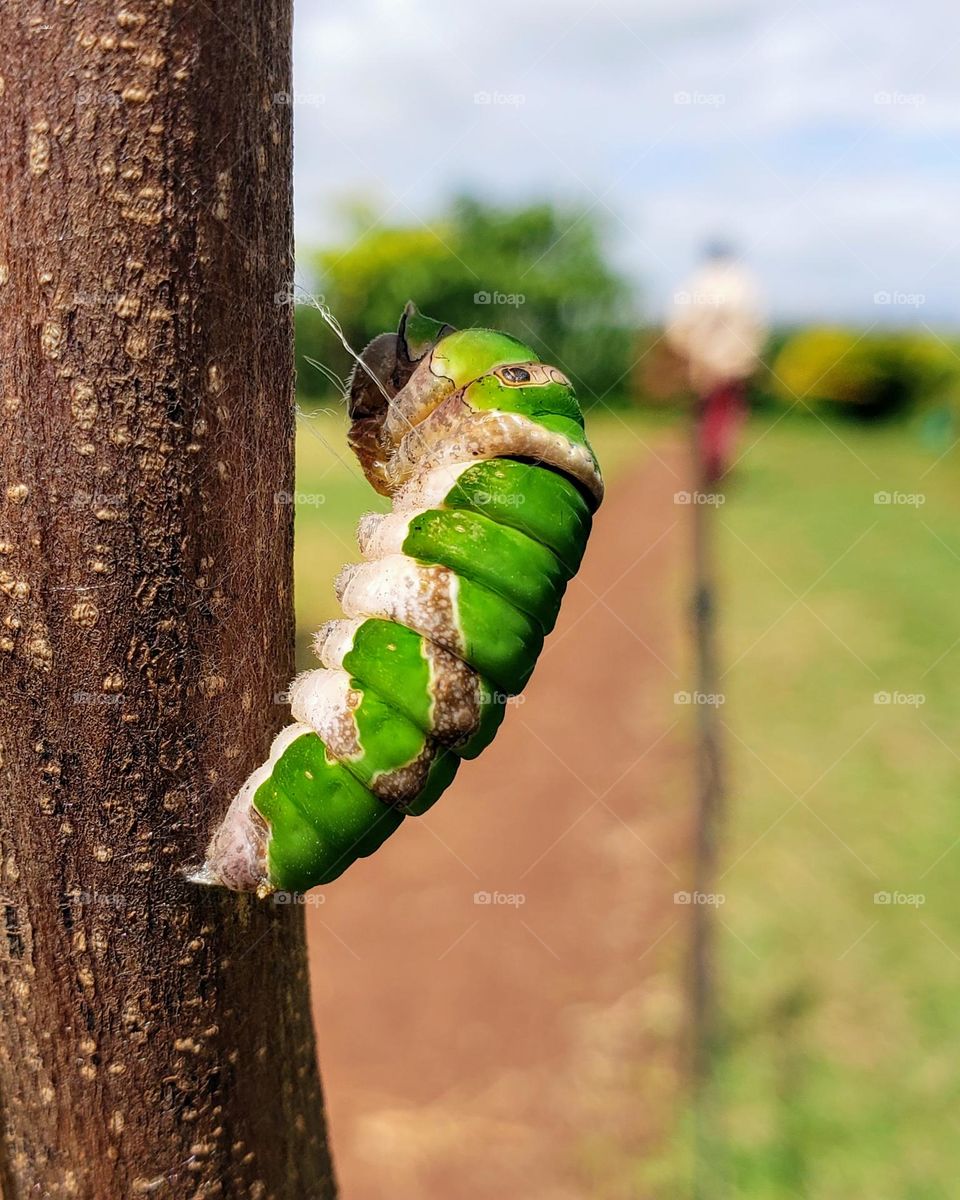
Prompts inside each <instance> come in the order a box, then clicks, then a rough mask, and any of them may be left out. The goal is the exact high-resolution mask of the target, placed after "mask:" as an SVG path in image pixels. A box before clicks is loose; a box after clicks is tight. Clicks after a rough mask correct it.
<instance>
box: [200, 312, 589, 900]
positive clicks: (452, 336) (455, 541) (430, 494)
mask: <svg viewBox="0 0 960 1200" xmlns="http://www.w3.org/2000/svg"><path fill="white" fill-rule="evenodd" d="M362 359H363V363H364V366H363V368H362V369H361V370H359V371H357V372H355V373H354V376H353V379H352V380H351V387H350V396H349V411H350V415H351V418H352V425H351V428H350V432H349V434H348V438H349V441H350V445H351V446H352V448H353V450H354V452H355V453H356V455H357V458H358V459H359V461H360V465H361V466H362V468H363V470H364V474H365V475H366V477H367V479H368V480H369V482H370V483H371V485H372V486H373V487H374V488H375V489H376V490H377V491H379V492H381V493H382V494H384V495H388V496H389V497H390V498H391V501H392V504H393V512H392V514H389V515H387V516H379V515H378V516H372V515H371V516H370V517H366V518H364V519H363V520H362V521H361V522H360V527H359V529H358V539H359V543H360V548H361V554H362V556H363V560H364V561H363V562H360V563H351V564H348V565H347V566H345V567H344V568H343V569H342V570H341V571H340V573H339V575H338V576H337V578H336V581H335V585H334V586H335V590H336V593H337V597H338V599H339V600H340V602H341V604H342V606H343V609H344V612H345V614H346V615H345V617H344V618H343V619H341V620H337V621H331V622H328V623H327V624H326V625H325V626H323V628H322V629H321V630H320V632H319V633H318V634H317V636H316V639H315V642H314V648H315V650H316V653H317V655H318V657H319V659H320V661H321V663H322V666H321V667H320V668H319V669H318V670H314V671H308V672H306V673H304V674H302V675H300V676H298V678H297V679H296V680H295V682H294V684H293V685H292V687H291V689H290V701H291V709H292V713H293V716H294V724H292V725H289V726H288V727H287V728H286V729H284V730H282V731H281V733H280V734H278V735H277V737H276V738H275V740H274V743H273V745H272V747H271V750H270V755H269V757H268V759H267V761H266V762H265V763H264V764H263V765H262V766H261V767H258V768H257V770H255V771H254V772H253V773H252V774H251V775H250V777H249V778H248V779H247V780H246V782H245V783H244V784H243V787H242V788H241V789H240V791H239V792H238V793H237V795H236V796H235V797H234V799H233V801H232V802H231V804H230V807H229V809H228V811H227V813H226V816H225V817H224V819H223V821H222V822H221V824H220V825H219V827H218V828H217V829H216V831H215V832H214V834H213V837H212V838H211V841H210V844H209V846H208V848H207V856H206V862H205V864H204V867H203V868H202V870H201V871H199V872H197V873H196V874H195V875H193V876H191V878H192V879H193V880H194V882H198V883H205V884H212V885H220V886H223V887H229V888H232V889H234V890H236V891H250V892H255V893H256V894H257V895H259V896H261V897H263V896H268V895H270V894H271V893H273V892H275V891H281V892H303V891H306V890H307V889H308V888H311V887H315V886H316V885H318V884H325V883H329V882H330V881H331V880H333V879H336V878H337V876H338V875H340V874H342V872H343V871H344V870H346V868H347V867H349V866H350V864H351V863H353V862H355V861H356V860H357V859H358V858H363V857H366V856H367V855H369V854H372V853H373V852H374V851H375V850H377V849H378V848H379V847H380V845H382V843H383V842H384V841H385V840H386V839H387V838H388V837H390V835H391V834H393V833H394V832H395V831H396V830H397V829H398V828H399V827H400V825H401V824H402V823H403V821H404V820H405V819H406V818H407V817H408V816H411V817H415V816H420V815H422V814H423V813H425V812H426V811H427V810H428V809H429V808H430V807H431V806H432V805H433V804H434V803H435V802H436V801H437V800H438V799H439V797H440V795H441V794H442V793H443V792H444V791H445V790H446V788H447V787H448V786H449V785H450V783H451V782H452V780H453V777H454V775H455V774H456V772H457V769H458V767H459V765H460V763H461V761H463V760H465V759H471V758H475V757H476V756H477V754H479V753H480V752H481V751H482V750H483V749H484V748H485V747H486V746H487V745H489V743H490V741H491V740H492V739H493V737H494V735H495V734H496V731H497V729H498V728H499V726H500V723H501V722H502V720H503V717H504V713H505V711H506V706H507V704H508V703H509V702H510V700H511V698H512V697H515V696H516V695H517V693H519V692H520V691H521V690H522V688H523V687H524V685H525V684H526V682H527V680H528V679H529V677H530V675H531V673H532V671H533V667H534V664H535V662H536V659H537V655H538V654H539V651H540V648H541V646H542V645H543V639H544V637H545V636H546V635H547V634H549V632H550V631H551V629H552V628H553V625H554V622H555V621H556V617H557V612H558V610H559V606H560V601H561V599H562V597H563V593H564V590H565V589H566V586H567V584H568V582H569V581H570V579H571V578H572V577H573V576H574V575H575V574H576V572H577V570H578V568H579V565H580V560H581V558H582V557H583V552H584V549H585V548H586V543H587V538H588V536H589V533H590V526H591V522H592V518H593V513H594V511H595V510H596V508H597V507H598V505H599V504H600V502H601V500H602V497H603V482H602V479H601V477H600V472H599V469H598V467H597V463H596V459H595V457H594V454H593V451H592V450H591V448H590V444H589V442H588V441H587V439H586V436H585V434H584V432H583V418H582V415H581V413H580V409H579V406H578V405H577V404H576V400H575V398H574V397H573V390H572V387H571V384H570V381H569V380H568V379H567V377H566V376H565V375H564V374H563V373H562V372H561V371H559V370H557V368H556V367H552V366H550V365H549V364H546V363H541V362H540V361H539V360H538V359H537V356H536V355H535V354H534V352H533V351H532V350H531V349H530V347H528V346H524V345H523V344H522V343H520V342H518V341H517V340H516V339H514V338H512V337H509V336H508V335H506V334H501V333H496V332H495V331H493V330H485V329H475V330H466V331H461V332H457V331H454V330H453V329H452V328H451V327H450V326H449V325H444V324H443V323H442V322H439V321H432V320H430V318H427V317H423V316H422V315H421V314H420V313H418V312H417V310H416V309H415V308H414V307H413V306H412V305H408V306H407V308H406V309H405V310H404V314H403V317H402V319H401V323H400V331H399V334H398V335H393V334H389V335H388V334H382V335H381V336H380V337H379V338H376V339H374V341H373V342H372V343H371V344H370V346H368V347H367V349H366V350H365V351H364V354H363V356H362ZM401 385H402V386H401ZM534 389H542V390H536V391H534Z"/></svg>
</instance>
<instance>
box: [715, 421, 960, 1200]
mask: <svg viewBox="0 0 960 1200" xmlns="http://www.w3.org/2000/svg"><path fill="white" fill-rule="evenodd" d="M769 424H770V423H769V422H764V423H763V424H757V425H755V426H754V427H753V429H752V430H751V431H750V434H749V436H748V439H747V444H750V443H751V442H754V441H756V445H755V446H754V448H753V449H752V450H751V451H750V452H749V454H747V456H746V457H745V459H744V461H743V464H742V469H741V471H740V472H739V474H738V476H737V478H736V480H735V481H734V483H733V484H732V485H731V487H730V489H729V492H728V499H727V503H726V504H725V505H724V506H723V507H721V508H720V509H719V512H718V514H717V520H718V549H719V557H720V561H721V563H722V568H721V577H722V592H723V597H722V618H721V624H722V630H723V652H724V659H725V661H726V663H727V664H728V673H727V675H726V677H725V679H724V682H723V690H724V692H725V694H726V699H727V703H726V704H725V705H724V707H723V709H722V712H721V715H722V718H723V720H724V722H725V723H726V724H727V725H728V726H729V728H730V734H729V739H728V748H729V753H730V760H731V761H730V770H731V799H730V818H729V826H728V831H727V841H726V853H725V864H724V867H723V870H724V875H723V878H722V880H721V883H720V890H721V891H722V892H723V893H724V894H725V896H726V903H725V904H724V906H723V907H722V908H721V909H720V911H719V917H720V920H721V921H722V922H723V924H722V925H721V926H720V929H719V936H720V943H721V965H722V980H721V986H722V988H723V994H724V1001H725V1003H724V1013H725V1021H726V1028H727V1036H726V1038H725V1042H724V1045H723V1049H722V1052H721V1056H720V1062H719V1073H718V1078H717V1086H716V1096H715V1099H716V1101H717V1104H718V1108H719V1112H720V1113H721V1124H720V1127H719V1129H718V1130H717V1131H716V1132H717V1134H718V1135H719V1141H720V1145H721V1147H722V1150H721V1151H720V1153H719V1156H718V1161H717V1162H716V1163H714V1164H712V1166H713V1169H715V1170H716V1171H717V1172H718V1173H719V1178H718V1184H719V1182H720V1181H722V1180H725V1182H726V1185H727V1187H726V1188H723V1187H722V1186H718V1189H717V1194H718V1195H733V1196H743V1197H750V1198H751V1200H787V1198H790V1200H793V1198H794V1197H804V1198H806V1197H810V1198H815V1200H834V1198H836V1200H847V1198H849V1197H870V1200H905V1198H910V1200H928V1198H929V1200H933V1198H934V1197H936V1198H938V1200H939V1198H941V1197H943V1198H946V1197H948V1196H954V1195H956V1194H957V1192H956V1186H957V1185H956V1179H957V1177H958V1175H960V1144H958V1139H957V1132H958V1131H957V1128H956V1114H957V1104H958V1100H960V1083H958V1072H957V1069H956V1064H957V1062H958V1059H960V1023H958V1021H957V991H958V987H960V891H958V888H957V876H958V867H960V844H957V845H956V846H954V842H955V840H957V839H960V803H958V787H957V785H958V781H960V758H958V753H960V744H958V739H957V733H956V731H957V728H958V724H960V691H958V689H957V686H956V679H957V670H958V667H960V646H957V647H955V648H952V647H953V643H954V641H955V640H957V639H958V638H960V622H958V620H957V590H958V589H957V581H958V566H960V557H958V556H960V520H958V518H960V487H958V484H960V478H958V476H960V469H958V468H960V455H958V453H957V452H954V453H953V454H950V455H947V456H946V457H944V458H943V459H942V460H941V461H940V462H939V463H937V462H936V456H935V454H933V453H930V452H929V451H927V450H924V449H923V448H922V447H921V445H920V442H919V440H918V439H917V438H916V437H915V436H914V434H913V433H912V431H910V430H908V429H905V428H904V427H892V426H888V427H879V428H876V429H872V428H864V427H857V426H850V425H833V426H831V427H830V428H827V427H825V426H823V425H822V424H819V423H818V422H816V421H811V420H809V419H799V420H794V419H785V420H783V421H782V422H781V423H780V424H779V425H776V426H775V427H774V428H772V429H770V430H769V432H767V433H766V434H765V435H764V434H763V431H764V429H765V428H768V429H769ZM761 435H763V436H761ZM757 439H760V440H759V441H757ZM880 491H886V492H902V493H920V494H922V495H923V497H924V499H925V502H924V503H923V505H922V506H920V507H914V506H910V505H906V504H898V505H886V506H884V505H878V504H876V503H875V501H874V494H875V493H876V492H880ZM798 597H799V599H798ZM879 692H889V693H903V694H904V695H906V694H920V695H922V696H923V697H924V702H923V703H922V704H921V705H919V706H911V705H907V704H888V705H880V704H877V703H876V702H875V699H874V697H875V694H876V693H879ZM878 892H902V893H917V894H920V895H922V896H923V898H924V899H923V903H922V904H921V905H920V906H917V907H914V906H906V905H895V906H894V905H880V904H877V903H875V901H874V894H875V893H878Z"/></svg>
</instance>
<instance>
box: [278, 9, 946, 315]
mask: <svg viewBox="0 0 960 1200" xmlns="http://www.w3.org/2000/svg"><path fill="white" fill-rule="evenodd" d="M295 37H296V71H295V97H296V98H298V99H301V100H302V102H299V103H297V105H296V108H295V123H296V125H295V127H296V154H297V162H296V183H297V195H296V201H297V205H296V212H297V228H298V235H299V237H300V239H301V241H302V242H304V243H307V242H316V241H317V240H320V239H324V238H327V237H331V236H335V234H336V228H337V226H336V221H337V218H336V201H337V199H338V198H339V197H342V196H344V195H345V194H350V193H352V194H357V193H367V194H370V195H372V196H374V197H376V203H377V205H378V207H379V209H380V213H381V216H382V219H384V220H390V221H421V222H428V221H429V220H430V218H431V216H432V215H433V213H435V212H436V211H437V209H438V208H439V207H440V205H441V204H442V203H443V201H444V199H445V198H446V197H448V196H449V195H450V194H452V193H453V192H455V191H456V190H458V189H462V188H465V187H469V188H473V189H476V190H479V191H481V192H482V193H484V194H487V195H490V196H493V197H497V198H501V199H518V200H519V199H523V198H529V197H532V196H540V195H548V196H553V197H556V198H559V199H565V200H570V201H573V202H577V203H581V204H588V205H589V204H594V205H596V211H597V212H598V213H600V214H603V215H605V216H606V217H607V218H608V219H609V221H610V223H611V235H612V239H613V245H614V246H615V249H616V253H617V255H618V257H619V258H620V259H621V260H622V261H623V262H624V263H625V264H626V265H627V267H628V268H629V270H630V271H631V273H632V274H633V275H634V276H635V277H636V278H637V280H638V282H639V283H640V284H641V285H643V284H644V283H645V284H647V285H648V286H647V291H648V293H649V294H650V300H651V306H654V307H655V304H654V303H653V302H654V301H655V300H656V299H658V298H659V297H660V296H665V295H667V294H668V293H669V291H670V289H671V288H672V286H673V285H674V283H675V281H676V278H677V276H678V275H680V274H681V273H682V272H683V271H684V270H685V269H686V267H687V266H688V265H689V263H690V261H691V257H692V255H693V254H694V253H695V251H696V248H697V247H698V245H699V244H700V242H701V241H702V240H703V239H704V238H705V237H707V236H709V235H711V234H712V233H714V232H718V231H719V232H727V231H730V232H732V234H733V235H734V236H735V237H736V238H738V239H739V240H740V241H741V242H742V243H743V244H744V245H746V246H750V247H751V256H752V258H753V261H754V262H755V264H756V266H757V267H758V269H759V270H760V271H761V273H763V274H764V275H765V277H766V279H767V285H768V286H767V291H768V294H769V295H770V296H771V300H772V302H773V305H774V308H775V311H776V312H777V313H779V314H780V315H785V316H797V315H803V316H810V315H817V314H826V315H831V316H838V317H839V316H859V317H861V318H864V317H866V318H869V319H871V320H872V319H874V317H875V316H876V315H877V314H876V312H875V311H874V306H873V305H872V302H871V298H872V296H873V294H874V292H875V291H876V290H877V288H878V287H880V286H888V287H892V288H896V287H904V288H907V289H910V290H916V286H917V285H916V282H915V281H916V280H917V279H920V278H922V280H923V286H924V287H925V288H927V293H928V304H927V308H926V310H925V313H924V314H923V316H924V319H930V317H931V316H933V315H934V314H936V315H937V316H942V317H943V318H952V319H956V318H958V317H960V293H958V291H957V289H956V288H955V287H954V286H953V284H952V279H953V277H954V275H955V274H956V273H957V272H956V267H957V251H956V250H955V249H953V247H952V243H953V240H954V237H953V232H952V230H953V227H954V224H955V216H954V214H955V212H956V201H957V198H958V190H960V183H958V169H957V168H958V164H960V82H958V80H957V78H956V71H955V64H956V61H957V52H958V48H960V13H958V12H957V10H956V9H955V8H954V7H953V5H952V4H950V2H949V0H914V2H913V3H911V4H910V5H903V4H902V3H899V2H898V0H870V2H869V3H867V2H866V0H861V2H858V0H848V2H847V3H845V4H844V3H838V2H837V0H801V2H800V3H791V2H790V0H786V2H783V3H774V4H771V3H761V2H759V0H647V2H646V3H645V4H644V5H643V6H640V5H638V4H637V2H636V0H602V2H598V3H596V4H594V5H593V6H592V7H591V6H590V4H589V2H588V3H587V4H584V3H583V2H582V0H557V2H555V3H551V4H549V5H548V4H547V3H545V0H541V2H534V0H484V2H483V3H482V4H480V5H463V6H460V7H453V6H447V5H441V4H438V3H433V4H431V3H428V2H427V0H361V2H360V3H354V4H352V5H351V6H350V7H349V8H347V7H343V6H337V7H336V8H335V7H334V6H332V5H329V6H327V5H324V6H322V7H317V8H313V9H311V10H308V9H306V7H305V5H303V4H301V6H300V7H299V8H298V21H297V27H296V34H295ZM476 93H487V94H489V95H490V97H491V102H490V103H486V104H484V103H476V102H475V94H476ZM318 97H322V100H323V102H322V103H316V102H315V101H316V100H317V98H318ZM944 254H946V257H945V258H944ZM938 260H939V261H938ZM878 281H883V282H882V283H881V282H878Z"/></svg>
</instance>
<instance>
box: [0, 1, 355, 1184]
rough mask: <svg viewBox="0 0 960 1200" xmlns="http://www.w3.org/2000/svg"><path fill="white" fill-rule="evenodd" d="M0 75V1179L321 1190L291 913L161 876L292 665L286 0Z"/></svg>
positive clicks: (14, 19)
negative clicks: (285, 297) (285, 296)
mask: <svg viewBox="0 0 960 1200" xmlns="http://www.w3.org/2000/svg"><path fill="white" fill-rule="evenodd" d="M0 76H2V78H0V186H2V203H0V431H2V437H0V742H2V767H0V984H2V988H3V991H2V996H0V1004H2V1011H0V1134H2V1137H0V1194H2V1195H3V1197H4V1198H5V1200H21V1198H25V1197H27V1196H28V1195H29V1196H40V1195H42V1196H50V1197H70V1198H75V1197H79V1198H80V1200H93V1198H96V1200H126V1198H128V1197H136V1196H151V1197H152V1196H156V1197H161V1198H163V1197H176V1198H177V1200H181V1198H186V1197H225V1198H227V1200H230V1198H234V1197H263V1198H264V1200H266V1198H267V1197H274V1198H276V1200H293V1198H296V1200H308V1198H313V1197H316V1198H326V1197H329V1196H332V1195H333V1191H334V1189H333V1184H332V1181H331V1171H330V1162H329V1157H328V1153H327V1146H326V1137H325V1130H324V1119H323V1109H322V1100H321V1094H320V1084H319V1078H318V1075H317V1070H316V1066H315V1055H314V1043H313V1034H312V1030H311V1026H310V1017H309V1005H308V997H307V977H306V972H305V950H304V939H303V928H302V919H301V918H302V912H301V911H300V910H297V909H295V908H291V907H290V906H279V905H276V904H262V903H259V902H257V901H256V900H253V899H251V898H249V897H242V896H236V895H233V894H228V893H225V892H219V891H204V890H202V889H200V888H197V887H194V886H191V885H188V884H187V883H186V882H185V881H184V879H183V877H182V874H181V871H182V869H183V867H184V866H185V865H189V864H191V863H192V864H193V865H197V864H198V863H199V861H200V857H201V853H202V849H203V846H204V843H205V841H206V838H207V836H208V834H209V832H210V829H211V826H212V825H213V823H214V822H215V820H216V819H217V818H218V817H219V816H221V815H222V813H223V811H224V809H225V807H226V805H227V802H228V800H229V798H230V795H231V793H232V792H233V791H234V790H235V788H236V787H237V786H238V784H239V783H240V782H241V781H242V779H243V777H244V776H245V775H246V773H247V772H248V771H249V770H250V769H251V768H252V767H253V766H255V765H256V763H257V762H258V761H260V760H261V758H262V756H263V755H264V753H265V751H266V749H267V746H268V743H269V740H270V736H271V735H272V733H274V732H275V730H276V728H277V726H278V725H279V724H280V723H281V722H282V720H283V715H284V713H283V709H282V707H281V706H280V705H278V704H276V703H275V702H274V697H275V694H276V693H277V692H278V691H279V690H281V689H282V688H283V687H284V686H285V684H286V682H287V680H288V678H289V675H290V671H291V668H292V616H291V510H290V506H289V504H285V503H284V502H283V497H282V493H284V492H286V493H289V492H290V491H292V488H291V472H292V454H291V438H292V421H293V407H292V361H293V356H292V331H291V322H290V309H289V307H288V306H287V305H286V304H285V303H283V293H284V291H285V289H286V287H287V283H288V280H289V277H290V273H291V254H290V233H291V221H290V210H291V187H290V156H291V137H290V112H291V110H290V104H289V95H288V93H289V90H290V0H232V2H231V3H230V4H226V3H224V2H223V0H196V2H194V3H191V2H189V0H131V2H130V4H129V6H125V5H123V4H121V3H117V4H113V3H107V2H106V0H76V2H74V0H59V2H58V3H54V2H53V0H8V3H6V4H4V5H2V6H0Z"/></svg>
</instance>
